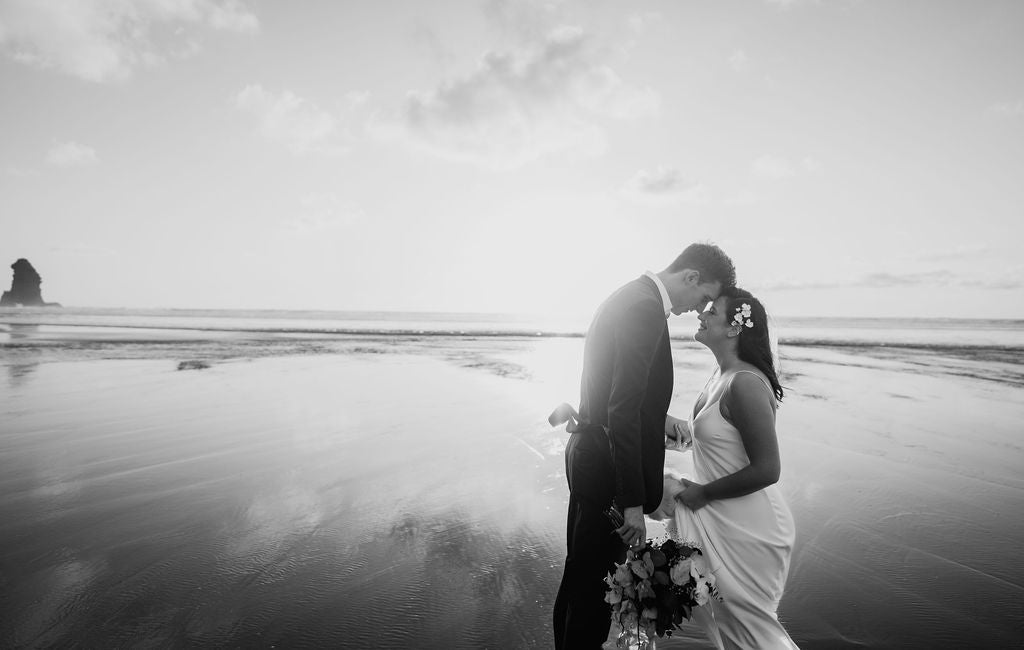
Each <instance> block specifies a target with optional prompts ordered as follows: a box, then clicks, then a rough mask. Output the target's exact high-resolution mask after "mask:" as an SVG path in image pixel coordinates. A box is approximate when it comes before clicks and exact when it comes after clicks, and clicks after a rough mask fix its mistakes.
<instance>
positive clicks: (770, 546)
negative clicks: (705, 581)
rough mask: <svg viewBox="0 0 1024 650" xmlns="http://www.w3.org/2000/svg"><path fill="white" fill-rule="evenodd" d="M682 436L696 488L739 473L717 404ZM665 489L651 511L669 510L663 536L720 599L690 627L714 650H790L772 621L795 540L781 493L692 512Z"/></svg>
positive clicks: (737, 442) (672, 489) (741, 463)
mask: <svg viewBox="0 0 1024 650" xmlns="http://www.w3.org/2000/svg"><path fill="white" fill-rule="evenodd" d="M690 430H691V431H692V432H693V443H692V444H693V469H694V477H693V480H695V481H696V482H697V483H701V484H704V483H710V482H711V481H714V480H715V479H717V478H720V477H722V476H726V475H729V474H732V473H734V472H736V471H738V470H740V469H742V468H744V467H746V466H747V464H748V460H747V454H746V451H745V450H744V448H743V442H742V440H741V438H740V435H739V431H737V430H736V428H735V427H733V426H732V424H730V423H729V422H728V421H727V420H726V419H725V418H724V417H722V414H721V412H720V411H719V408H718V400H715V402H713V403H711V404H707V405H705V406H704V408H703V409H702V410H701V411H700V413H698V414H697V416H696V417H694V418H692V419H691V422H690ZM665 487H666V490H665V492H666V495H665V500H664V501H663V502H662V504H663V505H662V508H660V509H659V510H668V509H674V513H673V514H672V516H671V517H669V521H668V522H667V528H668V533H669V534H670V535H672V536H673V537H674V538H676V539H678V540H681V541H684V542H685V541H692V542H696V543H697V544H698V545H700V547H701V548H702V549H703V551H704V554H705V556H706V559H707V562H708V565H709V567H710V570H711V572H712V573H714V575H715V577H716V578H717V580H718V591H719V593H720V594H721V596H722V601H721V602H718V601H715V600H712V601H711V602H709V603H708V604H707V605H705V606H703V607H698V608H695V609H694V619H693V621H694V622H695V623H697V624H698V625H700V626H701V627H703V628H704V630H705V632H706V633H707V636H708V638H709V639H710V640H711V641H712V642H713V643H715V644H716V645H717V646H718V647H719V648H723V649H724V648H730V649H731V648H757V649H760V650H769V649H775V648H780V649H786V650H788V649H791V648H796V647H797V646H796V644H795V643H793V640H792V639H791V638H790V637H789V634H787V633H786V630H785V629H784V628H783V627H782V624H781V623H780V622H779V619H778V616H776V613H775V612H776V609H777V608H778V605H779V600H780V599H781V598H782V592H783V588H784V587H785V585H786V576H787V574H788V573H789V558H790V554H791V552H792V549H793V539H794V536H795V528H794V525H793V516H792V514H790V511H789V506H787V505H786V501H785V499H784V498H783V497H782V494H781V492H780V491H779V490H778V489H777V488H776V486H774V485H771V486H769V487H767V488H764V489H762V490H758V491H757V492H754V493H752V494H748V495H746V496H742V497H737V498H732V499H720V500H715V501H711V502H710V503H708V504H707V505H706V506H704V507H703V508H701V509H700V510H697V511H692V510H690V509H689V508H687V507H686V506H684V505H682V504H681V503H678V502H676V501H674V499H673V497H674V496H675V495H676V494H679V493H680V492H681V491H682V486H681V485H680V484H679V483H678V481H676V480H674V479H667V480H666V486H665ZM669 504H672V505H674V508H672V505H669ZM664 514H669V513H668V512H665V513H664Z"/></svg>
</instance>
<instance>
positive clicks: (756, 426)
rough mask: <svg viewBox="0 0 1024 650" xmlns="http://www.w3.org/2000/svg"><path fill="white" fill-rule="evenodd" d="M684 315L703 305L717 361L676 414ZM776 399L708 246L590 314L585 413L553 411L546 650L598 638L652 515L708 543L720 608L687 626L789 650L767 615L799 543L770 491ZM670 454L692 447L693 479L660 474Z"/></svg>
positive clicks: (729, 277) (755, 336) (747, 304)
mask: <svg viewBox="0 0 1024 650" xmlns="http://www.w3.org/2000/svg"><path fill="white" fill-rule="evenodd" d="M686 312H697V321H698V324H697V326H696V327H695V332H694V335H693V338H694V339H695V340H696V341H698V342H700V343H702V344H703V345H704V346H705V347H706V348H707V349H708V350H709V351H710V352H711V353H712V354H713V355H714V361H715V362H716V363H715V364H714V365H715V366H716V367H715V370H714V372H713V374H712V375H711V377H710V378H709V379H708V381H707V384H706V385H705V386H704V387H703V390H701V389H700V387H699V386H692V387H691V386H682V387H678V388H679V389H680V391H681V392H685V393H691V394H694V395H697V397H696V399H695V401H693V402H691V404H692V407H691V408H689V409H688V412H687V413H683V414H681V417H674V416H671V415H669V414H668V411H669V407H670V405H671V402H672V395H673V390H674V388H675V387H674V386H673V365H672V363H673V362H672V348H671V341H670V339H669V330H668V318H669V317H670V316H671V315H673V314H675V315H677V316H678V315H680V314H683V313H686ZM685 354H693V355H697V354H706V352H697V351H690V350H686V351H685ZM710 365H712V364H710V363H709V366H710ZM782 397H783V389H782V386H781V384H780V383H779V378H778V374H777V368H776V363H775V356H774V354H773V352H772V348H771V345H770V338H769V331H768V322H767V314H766V312H765V308H764V306H763V305H762V303H761V302H760V301H759V300H758V299H757V298H756V297H755V296H753V295H751V294H750V293H749V292H747V291H745V290H743V289H741V288H739V287H737V286H736V270H735V267H734V266H733V262H732V260H731V259H730V258H729V256H728V255H726V254H725V253H724V252H723V251H722V250H721V249H720V248H719V247H717V246H715V245H713V244H709V243H695V244H691V245H689V246H687V247H686V248H685V249H684V250H683V251H682V253H680V254H679V256H678V257H677V258H676V259H675V260H673V261H672V262H671V263H670V264H669V265H668V266H667V267H665V268H664V269H663V270H661V271H659V272H656V273H655V272H650V271H648V272H646V273H644V274H643V275H641V276H640V277H638V278H636V279H634V280H632V281H630V282H627V283H626V284H625V285H623V286H622V287H620V288H619V289H617V290H616V291H615V292H613V293H612V294H611V295H610V296H609V297H608V298H607V299H606V300H605V301H604V302H603V303H602V304H601V305H600V306H599V307H598V309H597V311H596V313H595V315H594V317H593V320H592V322H591V324H590V327H589V329H588V330H587V335H586V339H585V343H584V350H583V372H582V378H581V381H580V402H579V408H578V410H576V409H572V408H571V407H568V406H566V405H563V407H562V408H560V409H556V413H554V414H552V422H553V423H554V424H560V423H562V422H565V421H568V424H567V430H568V431H570V432H571V434H570V436H569V440H568V442H567V444H566V448H565V466H566V478H567V480H568V484H569V507H568V517H567V523H566V550H567V552H566V557H565V568H564V572H563V575H562V581H561V584H560V586H559V589H558V594H557V596H556V598H555V605H554V635H555V639H554V641H555V643H554V645H555V648H557V649H558V650H563V649H570V648H587V649H594V648H600V647H601V645H602V644H603V643H604V642H605V640H606V639H607V637H608V632H609V629H610V624H611V617H610V612H611V609H610V606H609V603H608V602H606V598H605V591H606V582H605V579H606V576H608V574H609V573H610V572H614V571H615V567H616V564H617V563H620V562H622V561H623V559H624V557H625V555H626V551H627V549H630V548H633V549H637V548H640V547H642V546H643V545H644V544H645V543H646V540H647V523H646V519H645V516H654V517H658V518H662V517H663V518H666V519H668V523H667V529H668V531H669V534H670V535H671V536H672V537H673V538H675V539H679V540H686V541H688V542H695V543H696V544H698V545H699V547H700V548H701V549H702V552H703V556H704V559H705V560H706V563H707V566H708V570H709V571H710V572H711V573H712V574H713V575H714V579H715V580H716V582H717V588H718V591H719V593H720V595H721V601H720V602H717V601H716V602H713V603H709V604H708V605H707V606H705V607H699V608H696V609H695V610H694V615H693V622H694V623H695V624H697V625H699V626H700V628H701V629H703V631H704V633H705V634H706V635H707V636H708V638H709V640H710V641H711V642H712V643H714V644H715V645H716V646H717V647H719V648H758V649H765V648H795V647H796V645H795V644H794V643H793V641H792V639H790V637H789V635H788V634H787V633H786V631H785V629H784V628H783V627H782V625H781V624H780V623H779V619H778V617H777V615H776V609H777V607H778V604H779V600H780V599H781V597H782V591H783V588H784V586H785V582H786V576H787V574H788V572H789V558H790V554H791V551H792V548H793V539H794V525H793V517H792V515H791V514H790V511H789V508H788V506H787V505H786V502H785V500H784V499H783V497H782V494H781V493H780V491H779V490H778V489H777V487H776V486H775V483H776V482H777V481H778V479H779V475H780V471H781V461H780V458H779V447H778V440H777V437H776V431H775V410H776V408H777V406H778V403H779V401H781V400H782ZM666 450H673V451H682V452H684V453H692V455H693V476H692V477H689V478H675V477H671V476H667V475H666V472H665V455H666Z"/></svg>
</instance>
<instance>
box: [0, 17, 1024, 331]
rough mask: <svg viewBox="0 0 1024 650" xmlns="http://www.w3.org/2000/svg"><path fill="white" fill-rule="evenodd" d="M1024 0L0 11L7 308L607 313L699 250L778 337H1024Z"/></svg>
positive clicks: (0, 165) (0, 256)
mask: <svg viewBox="0 0 1024 650" xmlns="http://www.w3.org/2000/svg"><path fill="white" fill-rule="evenodd" d="M1022 179H1024V2H1019V1H1017V0H1006V1H998V0H992V1H977V0H962V1H957V2H951V1H941V0H901V1H899V2H893V1H891V0H835V1H828V0H819V1H812V0H745V1H739V0H631V1H629V2H626V1H624V0H544V1H540V0H431V1H430V2H424V1H414V0H404V1H399V0H374V1H372V2H370V1H363V2H356V1H344V0H307V1H303V2H299V3H296V2H271V1H270V0H49V1H46V2H40V1H39V0H0V265H2V266H0V271H3V273H0V285H3V286H4V288H5V289H6V288H8V286H7V285H8V284H9V282H10V275H9V273H10V272H9V271H6V269H5V268H4V267H6V265H8V264H11V263H13V262H14V261H15V260H16V259H18V258H22V257H24V258H27V259H29V260H30V261H31V262H32V264H33V265H34V266H35V268H36V270H37V271H38V272H39V273H40V274H41V275H42V277H43V287H42V288H43V296H44V298H45V299H46V300H49V301H58V302H61V303H62V304H64V305H65V306H81V307H129V308H132V307H138V308H151V307H152V308H165V307H170V308H245V309H251V308H267V309H317V310H319V309H325V310H335V309H337V310H396V311H459V312H466V311H470V312H521V313H530V314H563V313H564V314H583V313H590V312H592V311H593V309H594V308H595V307H596V305H597V304H598V303H599V302H600V301H601V300H602V299H603V298H604V297H605V296H606V295H607V294H608V293H610V292H611V291H612V290H614V289H615V288H616V287H618V286H620V285H621V284H624V283H625V282H627V281H629V280H631V279H633V278H635V277H637V276H638V275H639V274H641V273H643V272H644V271H645V270H653V271H658V270H661V269H663V268H664V267H666V266H667V265H668V264H669V263H670V262H671V261H672V259H673V258H675V256H676V255H677V254H678V253H679V252H680V251H681V250H682V249H683V248H684V247H685V246H686V245H687V244H689V243H691V242H694V241H710V242H713V243H716V244H718V245H719V246H721V247H722V248H723V249H725V250H726V252H727V253H729V254H730V256H731V257H732V259H733V261H734V262H735V264H736V267H737V272H738V280H739V284H740V285H741V286H744V287H746V288H748V289H750V290H751V291H753V292H754V293H755V294H756V295H758V296H759V297H760V298H761V299H762V300H763V301H764V302H765V304H766V305H767V306H768V308H769V310H770V311H771V312H773V313H775V314H777V315H780V316H836V317H855V316H866V317H875V316H900V317H905V316H921V317H967V318H1024V259H1022V257H1021V255H1020V253H1019V252H1018V251H1017V250H1016V247H1017V246H1020V245H1021V244H1022V242H1024V236H1022V235H1024V209H1022V208H1024V182H1022Z"/></svg>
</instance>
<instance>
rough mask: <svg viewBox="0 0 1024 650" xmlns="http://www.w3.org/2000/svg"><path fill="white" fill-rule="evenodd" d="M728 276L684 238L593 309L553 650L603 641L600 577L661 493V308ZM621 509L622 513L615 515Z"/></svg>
mask: <svg viewBox="0 0 1024 650" xmlns="http://www.w3.org/2000/svg"><path fill="white" fill-rule="evenodd" d="M735 282H736V271H735V269H734V267H733V264H732V260H730V259H729V257H728V256H727V255H726V254H725V253H724V252H722V250H721V249H720V248H718V247H717V246H714V245H711V244H691V245H690V246H688V247H687V248H686V249H685V250H684V251H683V252H682V253H681V254H680V255H679V257H677V258H676V259H675V261H674V262H672V264H670V265H669V266H668V268H666V269H665V270H663V271H661V272H660V273H651V272H649V271H648V272H647V273H646V274H644V275H642V276H640V277H639V278H637V279H636V280H633V281H632V282H630V283H628V284H626V285H625V286H623V287H621V288H620V289H618V290H617V291H616V292H615V293H613V294H612V295H611V296H610V297H608V299H606V300H605V301H604V303H602V304H601V306H600V307H599V308H598V310H597V313H596V314H595V315H594V320H593V321H592V322H591V324H590V329H589V330H587V338H586V342H585V344H584V348H583V378H582V382H581V387H580V410H579V423H578V424H577V425H575V426H573V425H572V423H570V427H567V430H570V431H573V433H572V435H571V436H570V437H569V442H568V443H567V444H566V447H565V468H566V478H567V479H568V481H569V515H568V522H567V526H566V546H567V549H568V553H567V555H566V558H565V570H564V573H563V574H562V584H561V585H560V586H559V588H558V595H557V596H556V597H555V608H554V627H555V648H556V650H563V649H565V650H568V649H570V648H586V649H587V650H591V649H594V648H600V647H601V644H602V643H604V641H605V639H606V638H607V637H608V630H609V627H610V624H611V610H610V608H609V606H608V604H607V603H605V601H604V593H605V584H604V582H603V579H604V577H605V575H606V574H607V573H608V572H609V571H611V570H613V568H614V563H615V562H621V561H622V560H623V558H624V554H625V548H626V545H639V544H642V543H643V542H644V541H645V540H646V538H647V528H646V524H645V523H644V513H648V512H653V511H654V510H655V509H656V508H657V507H658V504H659V503H660V502H661V491H662V477H663V472H664V468H663V465H664V461H665V445H664V435H665V433H664V432H665V415H666V413H667V412H668V407H669V402H671V401H672V350H671V347H670V345H669V337H668V321H667V319H668V316H669V314H670V313H673V314H676V315H677V316H678V315H679V314H682V313H683V312H687V311H694V310H702V309H703V308H704V307H705V305H707V303H709V302H711V301H713V300H714V299H715V298H717V297H718V295H719V293H721V291H722V289H724V288H726V287H730V286H733V285H734V284H735ZM613 501H614V507H615V512H613V513H610V514H609V513H608V512H606V511H607V510H608V509H609V508H610V507H612V505H613ZM618 513H621V515H622V517H621V519H623V520H624V521H623V522H622V523H621V524H620V522H618V521H616V522H615V523H614V524H613V523H612V521H613V517H615V516H616V515H617V514H618Z"/></svg>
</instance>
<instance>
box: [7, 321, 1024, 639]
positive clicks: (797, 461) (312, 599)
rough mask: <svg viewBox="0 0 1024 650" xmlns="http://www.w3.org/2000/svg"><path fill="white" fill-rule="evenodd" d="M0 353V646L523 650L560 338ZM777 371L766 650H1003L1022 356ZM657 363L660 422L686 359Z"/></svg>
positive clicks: (799, 354)
mask: <svg viewBox="0 0 1024 650" xmlns="http://www.w3.org/2000/svg"><path fill="white" fill-rule="evenodd" d="M0 349H2V353H3V356H2V364H3V366H4V367H3V369H2V371H0V373H2V374H0V386H2V387H3V396H4V397H3V400H2V406H0V495H2V497H3V498H2V500H0V519H2V520H3V521H4V526H3V527H2V529H0V566H2V572H0V583H2V585H3V589H2V592H0V594H2V595H0V609H2V611H3V612H5V614H4V616H3V617H2V618H0V645H2V646H3V647H14V648H30V647H33V648H34V647H181V646H204V647H267V648H269V647H383V648H412V647H422V648H538V647H540V648H543V647H551V641H550V639H551V607H552V604H553V600H554V596H555V592H556V590H557V587H558V583H559V580H560V577H561V569H562V561H563V557H564V552H565V551H564V543H565V507H566V504H567V500H568V494H567V488H566V484H565V470H564V460H563V455H562V453H563V448H564V444H565V441H566V440H567V437H568V436H567V434H566V433H565V432H564V431H562V430H560V429H552V428H551V427H550V426H549V425H548V423H547V415H548V413H549V412H550V411H551V409H553V408H554V407H555V406H556V405H557V404H558V403H560V402H563V401H568V402H575V400H576V399H578V390H579V389H578V382H579V371H580V364H581V353H582V339H581V338H579V337H578V336H528V335H512V334H505V335H500V336H491V335H488V336H481V335H474V334H472V333H470V334H464V335H455V334H450V333H448V334H445V335H416V334H410V333H408V332H405V333H400V334H393V333H387V332H380V331H376V332H373V333H366V334H359V333H351V332H346V333H332V334H326V333H317V332H295V331H292V332H285V333H280V332H276V333H273V334H268V333H266V332H244V331H214V330H209V329H203V328H196V329H183V328H179V327H175V328H167V329H159V328H153V327H150V328H148V329H142V328H131V327H125V328H117V327H83V326H70V325H67V326H65V325H59V324H58V325H38V324H25V323H21V322H14V323H13V324H11V323H10V322H9V324H8V325H6V326H5V329H4V330H0ZM780 352H781V355H780V356H781V357H782V362H783V366H782V368H783V384H784V385H785V386H786V389H787V395H786V398H785V400H784V402H783V404H782V406H781V408H780V410H779V415H778V432H779V442H780V447H781V453H782V462H783V475H782V479H781V481H780V484H779V485H780V488H781V489H782V491H783V493H784V494H785V496H786V498H787V499H788V501H789V505H790V508H791V510H792V512H793V514H794V517H795V520H796V526H797V540H796V547H795V550H794V554H793V558H792V568H791V571H790V576H789V581H788V584H787V590H786V595H785V597H784V599H783V601H782V603H781V606H780V608H779V616H780V619H781V620H782V621H783V623H784V624H785V626H786V628H787V629H788V630H789V632H790V634H791V636H792V637H793V638H794V640H795V641H796V642H797V643H798V644H799V645H800V646H801V647H802V648H843V647H849V648H893V647H900V648H963V647H999V648H1009V647H1022V646H1021V640H1020V631H1021V630H1022V629H1024V613H1022V611H1024V610H1022V608H1021V607H1020V602H1021V599H1022V597H1024V560H1022V559H1021V557H1020V554H1019V552H1018V551H1019V549H1020V548H1021V547H1022V546H1024V524H1022V522H1024V473H1022V470H1021V468H1024V442H1022V440H1021V437H1020V430H1021V425H1020V423H1021V422H1022V421H1024V390H1022V389H1024V365H1022V363H1021V361H1022V356H1021V355H1022V352H1021V351H1020V350H1019V349H1012V350H1007V349H998V348H993V347H982V348H973V349H968V348H961V347H948V346H946V347H943V346H935V345H930V344H929V345H920V346H911V345H905V346H900V345H871V344H869V343H865V342H863V341H859V342H853V343H850V344H847V345H840V344H837V343H835V342H831V343H826V344H814V345H810V344H785V343H784V344H783V345H782V347H781V349H780ZM673 353H674V363H675V392H674V397H673V404H672V410H671V411H670V412H671V413H672V414H673V415H676V416H678V417H686V415H687V414H688V411H689V409H690V408H691V407H692V404H693V401H694V399H695V398H696V396H697V393H698V392H699V391H700V389H701V387H702V386H703V385H704V382H705V381H706V380H707V378H708V377H709V376H710V374H711V372H712V371H713V365H714V360H713V357H712V356H711V355H710V353H709V352H707V350H705V349H704V348H703V347H701V346H698V345H697V344H694V343H693V342H691V341H686V340H682V339H676V340H674V342H673ZM652 529H653V530H656V529H657V527H656V526H654V527H652ZM658 647H659V648H683V647H687V648H691V647H697V648H701V647H710V646H709V645H707V643H706V642H705V641H703V640H702V639H701V638H700V635H699V633H698V632H696V631H695V630H693V628H687V629H685V630H684V631H683V632H682V633H680V634H677V636H676V637H674V638H672V639H665V640H659V643H658Z"/></svg>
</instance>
